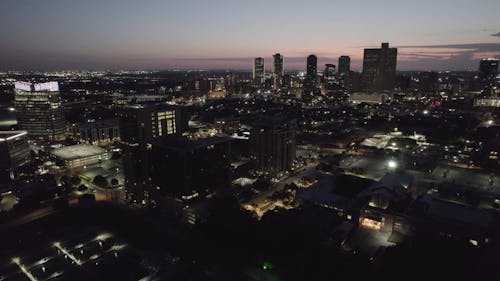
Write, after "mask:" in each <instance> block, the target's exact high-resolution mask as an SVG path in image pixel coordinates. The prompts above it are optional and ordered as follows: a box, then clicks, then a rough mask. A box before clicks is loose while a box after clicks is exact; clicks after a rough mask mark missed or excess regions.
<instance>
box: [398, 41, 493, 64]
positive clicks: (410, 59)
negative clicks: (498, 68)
mask: <svg viewBox="0 0 500 281" xmlns="http://www.w3.org/2000/svg"><path fill="white" fill-rule="evenodd" d="M398 48H399V52H398V69H409V70H420V69H426V70H472V69H477V67H478V61H479V60H480V59H481V58H483V57H495V56H500V43H470V44H469V43H468V44H438V45H409V46H398Z"/></svg>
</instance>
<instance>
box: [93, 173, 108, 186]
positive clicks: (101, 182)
mask: <svg viewBox="0 0 500 281" xmlns="http://www.w3.org/2000/svg"><path fill="white" fill-rule="evenodd" d="M93 182H94V183H95V184H96V185H98V186H100V187H106V186H108V181H107V180H106V178H105V177H103V176H101V175H97V176H95V178H94V180H93Z"/></svg>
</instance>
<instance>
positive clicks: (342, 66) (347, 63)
mask: <svg viewBox="0 0 500 281" xmlns="http://www.w3.org/2000/svg"><path fill="white" fill-rule="evenodd" d="M338 67H339V68H338V72H339V74H341V75H348V74H349V71H351V58H350V57H349V56H340V57H339V64H338Z"/></svg>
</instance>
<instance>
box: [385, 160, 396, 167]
mask: <svg viewBox="0 0 500 281" xmlns="http://www.w3.org/2000/svg"><path fill="white" fill-rule="evenodd" d="M387 167H389V169H396V168H397V167H398V163H396V161H394V160H389V161H388V162H387Z"/></svg>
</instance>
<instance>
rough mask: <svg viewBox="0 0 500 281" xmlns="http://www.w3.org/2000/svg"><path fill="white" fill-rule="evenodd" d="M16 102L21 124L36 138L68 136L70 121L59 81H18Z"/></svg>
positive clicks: (55, 138) (54, 138) (45, 138)
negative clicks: (67, 122)
mask: <svg viewBox="0 0 500 281" xmlns="http://www.w3.org/2000/svg"><path fill="white" fill-rule="evenodd" d="M14 89H15V93H16V95H15V100H14V106H15V108H16V116H17V122H18V124H19V126H20V127H21V128H22V129H23V130H26V131H28V135H29V137H30V138H32V139H37V140H48V141H60V140H64V139H65V137H66V122H65V120H64V115H63V110H62V107H61V95H60V94H59V84H58V83H57V82H46V83H30V82H16V83H15V86H14Z"/></svg>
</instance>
